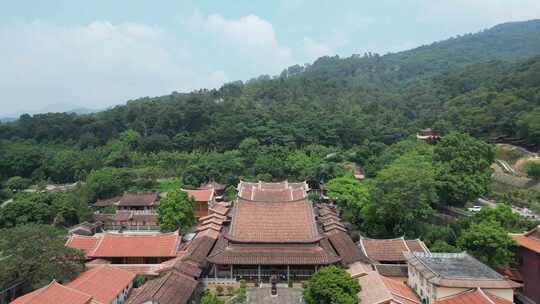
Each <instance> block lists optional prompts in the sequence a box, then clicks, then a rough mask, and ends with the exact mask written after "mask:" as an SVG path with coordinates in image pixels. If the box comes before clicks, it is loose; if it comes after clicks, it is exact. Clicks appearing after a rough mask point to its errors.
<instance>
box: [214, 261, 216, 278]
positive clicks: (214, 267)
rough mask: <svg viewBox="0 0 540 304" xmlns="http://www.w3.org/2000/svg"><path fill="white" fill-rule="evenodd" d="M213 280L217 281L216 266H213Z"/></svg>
mask: <svg viewBox="0 0 540 304" xmlns="http://www.w3.org/2000/svg"><path fill="white" fill-rule="evenodd" d="M214 278H215V279H216V280H217V267H216V264H214Z"/></svg>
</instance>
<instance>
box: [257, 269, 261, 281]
mask: <svg viewBox="0 0 540 304" xmlns="http://www.w3.org/2000/svg"><path fill="white" fill-rule="evenodd" d="M257 280H258V281H259V283H261V265H257Z"/></svg>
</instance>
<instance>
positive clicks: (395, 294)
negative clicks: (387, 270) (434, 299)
mask: <svg viewBox="0 0 540 304" xmlns="http://www.w3.org/2000/svg"><path fill="white" fill-rule="evenodd" d="M379 275H381V274H379ZM381 276H382V275H381ZM382 280H383V283H384V285H385V286H386V288H387V289H389V292H390V294H392V295H394V296H396V297H399V298H402V299H405V300H408V301H411V302H414V303H420V302H418V300H415V299H411V298H409V297H406V296H404V295H402V294H399V293H397V292H393V291H392V288H390V286H388V285H387V284H386V282H387V280H392V281H396V280H394V279H392V278H386V277H383V278H382ZM396 283H398V284H403V283H401V282H399V281H396ZM403 285H405V284H403ZM405 286H406V287H407V288H409V286H407V285H405ZM493 304H495V303H493Z"/></svg>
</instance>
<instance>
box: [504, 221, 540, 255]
mask: <svg viewBox="0 0 540 304" xmlns="http://www.w3.org/2000/svg"><path fill="white" fill-rule="evenodd" d="M510 236H511V237H512V239H513V240H514V241H515V242H516V243H517V244H518V245H519V246H522V247H525V248H527V249H529V250H532V251H534V252H536V253H540V226H538V227H536V228H534V229H533V230H531V231H529V232H526V233H523V234H511V235H510Z"/></svg>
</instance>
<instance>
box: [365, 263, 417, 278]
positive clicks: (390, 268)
mask: <svg viewBox="0 0 540 304" xmlns="http://www.w3.org/2000/svg"><path fill="white" fill-rule="evenodd" d="M373 266H374V267H375V269H376V270H377V272H379V273H380V274H381V275H382V276H385V277H401V278H404V277H408V276H409V271H408V266H407V265H406V264H404V265H403V264H374V265H373Z"/></svg>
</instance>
